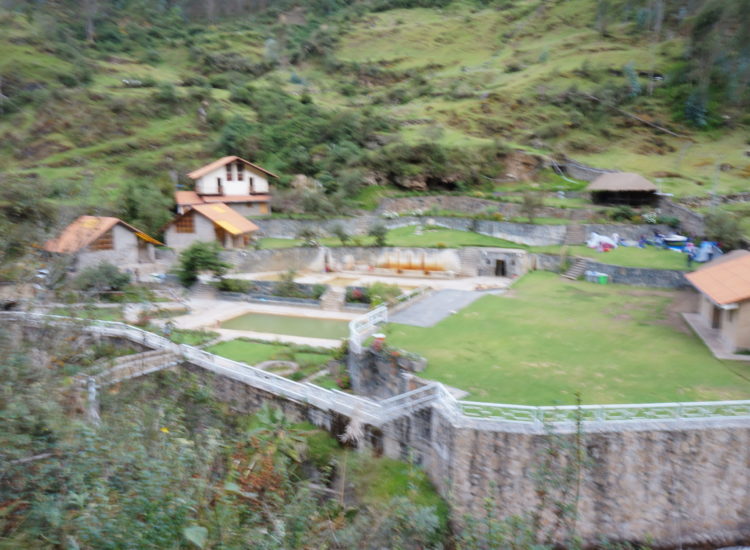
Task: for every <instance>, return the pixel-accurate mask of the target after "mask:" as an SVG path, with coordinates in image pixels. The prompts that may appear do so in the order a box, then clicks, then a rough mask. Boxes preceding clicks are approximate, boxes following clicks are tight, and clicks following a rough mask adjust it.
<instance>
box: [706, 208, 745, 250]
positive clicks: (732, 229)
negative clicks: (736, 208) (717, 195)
mask: <svg viewBox="0 0 750 550" xmlns="http://www.w3.org/2000/svg"><path fill="white" fill-rule="evenodd" d="M740 221H741V220H740V217H739V216H737V215H735V214H732V213H730V212H710V213H709V214H706V217H705V218H704V222H705V224H706V237H708V238H709V239H711V240H712V241H716V242H717V243H719V245H720V246H721V247H722V248H728V249H733V248H739V246H740V245H741V244H742V239H743V234H742V228H741V226H740Z"/></svg>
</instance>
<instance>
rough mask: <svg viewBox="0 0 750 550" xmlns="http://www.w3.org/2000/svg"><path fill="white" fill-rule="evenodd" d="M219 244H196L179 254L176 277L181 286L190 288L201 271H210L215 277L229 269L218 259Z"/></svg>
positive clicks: (226, 264)
mask: <svg viewBox="0 0 750 550" xmlns="http://www.w3.org/2000/svg"><path fill="white" fill-rule="evenodd" d="M220 253H221V247H220V246H219V243H216V242H212V243H206V242H196V243H193V244H191V245H190V246H189V247H188V248H186V249H185V250H183V251H182V252H181V253H180V263H179V266H178V267H177V270H176V273H177V277H178V278H179V279H180V282H181V283H182V285H183V286H186V287H187V286H190V285H192V284H193V283H195V282H196V281H197V280H198V274H199V273H200V272H201V271H210V272H211V273H213V274H214V275H215V276H217V277H221V276H222V275H224V274H225V273H226V272H227V270H228V269H229V268H230V267H231V266H230V264H228V263H227V262H225V261H223V260H222V259H221V257H220Z"/></svg>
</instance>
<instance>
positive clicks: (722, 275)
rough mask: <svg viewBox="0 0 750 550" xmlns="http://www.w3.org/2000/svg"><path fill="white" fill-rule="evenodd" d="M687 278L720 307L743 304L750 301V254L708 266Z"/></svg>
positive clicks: (688, 275) (689, 274)
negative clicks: (744, 301)
mask: <svg viewBox="0 0 750 550" xmlns="http://www.w3.org/2000/svg"><path fill="white" fill-rule="evenodd" d="M711 263H713V262H711ZM685 277H686V278H687V280H688V281H690V282H691V283H692V284H693V286H694V287H695V288H697V289H698V290H700V291H701V292H702V293H703V294H705V295H706V296H708V297H709V298H711V300H713V301H714V302H716V303H717V304H719V305H727V304H734V303H736V302H742V301H743V300H747V299H750V254H741V255H736V257H734V258H732V259H729V260H723V261H721V262H717V263H716V264H714V265H707V266H705V267H703V268H701V269H699V270H698V271H693V272H692V273H688V274H687V275H685Z"/></svg>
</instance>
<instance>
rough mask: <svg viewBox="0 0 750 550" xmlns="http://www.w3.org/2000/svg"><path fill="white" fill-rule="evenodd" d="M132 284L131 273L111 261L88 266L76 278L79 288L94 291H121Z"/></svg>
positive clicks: (76, 284)
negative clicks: (121, 269)
mask: <svg viewBox="0 0 750 550" xmlns="http://www.w3.org/2000/svg"><path fill="white" fill-rule="evenodd" d="M128 284H130V274H129V273H125V272H124V271H120V269H119V268H118V267H117V266H115V265H113V264H111V263H109V262H102V263H100V264H98V265H95V266H91V267H87V268H86V269H84V270H83V271H81V273H80V274H79V275H78V276H77V277H76V278H75V281H74V286H75V287H76V288H77V289H79V290H87V291H94V292H107V291H120V290H122V289H124V288H125V287H126V286H127V285H128Z"/></svg>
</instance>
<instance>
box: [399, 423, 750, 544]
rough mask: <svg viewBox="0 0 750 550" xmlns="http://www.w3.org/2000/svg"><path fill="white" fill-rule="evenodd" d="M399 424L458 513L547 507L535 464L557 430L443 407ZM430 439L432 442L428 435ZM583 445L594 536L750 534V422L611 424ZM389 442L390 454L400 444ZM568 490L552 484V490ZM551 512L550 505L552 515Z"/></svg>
mask: <svg viewBox="0 0 750 550" xmlns="http://www.w3.org/2000/svg"><path fill="white" fill-rule="evenodd" d="M424 416H426V417H427V418H424ZM636 424H637V423H636ZM390 429H391V430H394V432H395V433H394V435H395V436H396V438H397V439H399V440H403V439H406V438H407V434H410V435H411V437H410V438H409V439H411V441H412V442H413V444H412V448H417V449H420V448H421V449H422V450H423V454H421V455H420V456H419V457H418V460H421V461H422V464H423V466H424V468H425V469H426V470H427V472H428V473H429V475H430V478H431V479H432V480H433V481H434V482H435V483H436V484H437V486H438V488H439V490H440V493H441V494H443V495H450V502H451V507H452V514H453V517H454V518H462V517H465V516H472V517H481V516H482V515H483V514H484V509H485V505H486V502H487V499H490V501H491V502H492V503H493V504H494V505H495V506H497V511H496V514H497V516H498V517H505V518H507V517H510V516H514V515H516V516H518V515H530V514H532V513H534V512H535V511H537V506H539V504H540V502H539V493H538V489H539V487H538V485H537V484H536V483H535V481H534V472H535V471H536V469H537V468H538V464H539V461H540V459H541V457H542V456H544V454H545V452H546V451H547V449H550V448H556V446H559V444H555V443H554V441H551V440H550V437H551V436H548V435H532V434H528V433H522V432H520V431H518V430H513V429H512V427H510V426H509V429H507V430H503V429H498V430H485V429H482V428H475V427H458V428H457V427H454V426H453V425H452V424H451V422H450V420H449V417H448V416H447V415H446V414H444V413H443V411H441V410H437V409H431V410H430V411H429V412H426V413H425V414H424V415H423V417H422V418H420V417H418V416H417V415H414V416H412V417H409V419H408V420H404V421H403V422H402V423H401V425H400V426H393V427H390ZM566 438H567V439H568V440H572V439H574V438H575V435H574V434H570V435H568V436H567V437H566ZM425 439H429V443H428V444H427V443H423V442H422V441H423V440H425ZM420 440H421V441H420ZM400 443H401V442H400V441H399V444H400ZM583 444H584V445H585V448H586V450H587V451H588V453H589V456H590V465H588V466H587V467H585V468H584V469H583V471H582V475H581V480H582V483H581V486H580V498H579V514H580V515H579V519H578V522H577V528H578V532H579V533H580V535H581V537H582V538H583V540H584V541H585V542H586V543H587V544H592V543H594V544H595V543H597V542H598V541H597V540H596V539H597V538H600V537H606V538H608V539H610V541H640V542H647V544H649V545H653V546H656V547H665V546H667V547H670V546H671V547H678V546H681V545H689V544H706V545H708V546H711V545H715V546H714V547H716V546H718V545H728V544H736V543H738V542H740V541H743V542H747V540H748V539H747V537H748V536H750V512H748V510H750V426H748V423H747V422H746V421H745V422H743V421H730V420H727V421H705V422H700V421H696V422H682V423H680V422H671V423H670V422H664V423H660V422H658V421H654V422H643V423H642V424H641V425H639V426H631V427H628V428H625V427H623V426H607V427H602V428H601V429H598V430H596V431H591V432H588V433H586V434H585V435H584V436H583ZM385 448H386V452H387V453H389V452H391V453H392V452H393V451H395V450H397V449H392V448H391V446H390V445H386V446H385ZM399 449H400V447H399ZM562 455H563V456H564V455H565V453H562ZM561 460H562V459H561ZM567 488H568V489H571V490H573V491H574V490H575V487H567ZM562 489H563V487H561V486H560V485H557V484H555V483H551V484H550V486H548V487H547V490H548V491H549V492H550V494H547V496H548V498H550V499H553V498H555V497H556V496H558V495H559V494H560V491H561V490H562ZM551 514H552V513H551V511H550V509H549V507H548V508H547V509H546V510H545V514H544V515H545V517H546V519H547V520H549V519H550V517H551Z"/></svg>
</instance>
